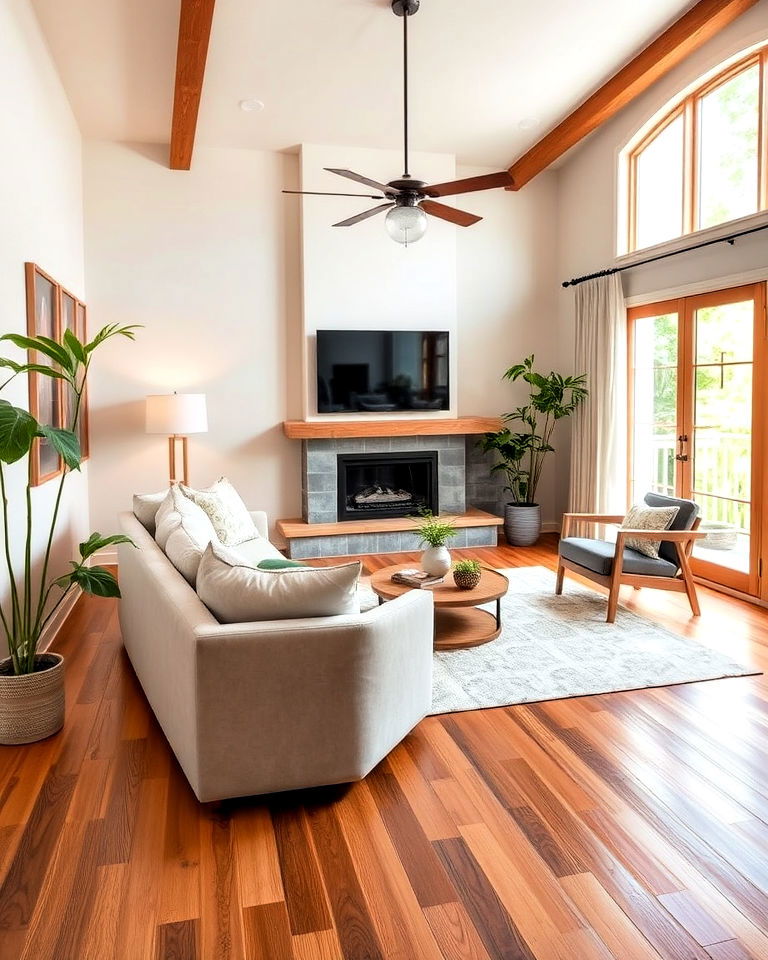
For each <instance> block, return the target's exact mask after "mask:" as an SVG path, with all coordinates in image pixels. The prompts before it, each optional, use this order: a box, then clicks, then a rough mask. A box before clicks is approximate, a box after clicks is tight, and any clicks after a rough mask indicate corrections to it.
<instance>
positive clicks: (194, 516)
mask: <svg viewBox="0 0 768 960" xmlns="http://www.w3.org/2000/svg"><path fill="white" fill-rule="evenodd" d="M182 525H183V526H184V529H185V530H186V532H187V533H188V534H189V535H190V537H192V539H193V540H194V541H195V542H196V543H198V544H199V546H200V549H201V550H204V549H205V547H206V546H207V545H208V544H209V543H210V542H211V540H215V539H216V531H215V530H214V528H213V524H212V523H211V521H210V519H209V517H208V514H207V513H206V512H205V511H204V510H203V509H201V508H200V507H198V506H197V504H196V503H193V501H192V500H189V499H188V498H187V497H185V496H184V495H183V494H182V492H181V491H180V490H179V488H178V485H174V486H172V487H171V488H170V489H169V491H168V493H167V494H166V496H165V499H164V500H163V502H162V503H161V504H160V506H159V507H158V510H157V514H156V515H155V541H156V543H157V545H158V546H159V547H160V549H161V550H162V551H163V552H165V546H166V543H167V542H168V537H169V536H170V535H171V533H173V531H174V530H175V529H176V528H177V527H179V526H182Z"/></svg>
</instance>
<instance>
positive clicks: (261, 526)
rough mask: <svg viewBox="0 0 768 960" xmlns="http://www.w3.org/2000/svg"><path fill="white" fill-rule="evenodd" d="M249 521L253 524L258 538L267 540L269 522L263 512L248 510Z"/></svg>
mask: <svg viewBox="0 0 768 960" xmlns="http://www.w3.org/2000/svg"><path fill="white" fill-rule="evenodd" d="M248 512H249V513H250V515H251V519H252V520H253V522H254V525H255V527H256V529H257V531H258V533H259V536H260V537H264V539H265V540H269V520H268V518H267V515H266V513H265V512H264V511H263V510H249V511H248Z"/></svg>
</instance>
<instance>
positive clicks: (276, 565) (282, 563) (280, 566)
mask: <svg viewBox="0 0 768 960" xmlns="http://www.w3.org/2000/svg"><path fill="white" fill-rule="evenodd" d="M308 566H309V564H308V563H301V561H300V560H283V559H278V558H277V557H272V558H270V559H269V560H260V561H259V562H258V563H257V564H256V569H257V570H286V569H287V568H288V567H308Z"/></svg>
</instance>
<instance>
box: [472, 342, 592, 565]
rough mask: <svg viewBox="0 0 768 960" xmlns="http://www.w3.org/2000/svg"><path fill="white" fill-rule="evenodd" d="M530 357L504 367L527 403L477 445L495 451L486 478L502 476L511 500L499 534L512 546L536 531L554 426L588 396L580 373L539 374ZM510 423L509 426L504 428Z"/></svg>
mask: <svg viewBox="0 0 768 960" xmlns="http://www.w3.org/2000/svg"><path fill="white" fill-rule="evenodd" d="M534 359H535V358H534V355H533V354H531V356H530V357H526V358H525V360H523V362H522V363H517V364H515V365H514V366H512V367H510V368H509V370H507V371H506V372H505V373H504V374H503V379H504V380H509V381H511V382H514V381H516V380H523V381H525V383H527V384H528V399H527V402H526V403H524V404H523V405H522V406H520V407H517V408H516V409H515V410H513V411H512V412H511V413H506V414H504V416H503V417H502V419H503V420H504V424H505V425H504V426H503V427H502V428H501V429H500V430H497V431H495V432H493V433H486V434H484V435H483V436H482V437H481V438H480V440H479V441H478V443H479V446H480V447H481V449H482V450H483V452H484V453H495V454H496V455H497V457H498V460H497V462H496V463H495V464H494V465H493V466H492V467H491V474H492V475H493V474H497V473H503V474H504V476H505V477H506V480H507V485H506V486H505V487H504V490H505V491H508V492H509V493H510V494H511V496H512V500H511V502H510V503H508V504H507V506H506V509H505V515H504V534H505V536H506V538H507V542H508V543H511V544H513V545H514V546H529V545H530V544H532V543H535V542H536V540H538V538H539V535H540V533H541V510H540V508H539V504H538V502H537V500H536V494H537V491H538V488H539V482H540V480H541V473H542V470H543V469H544V462H545V459H546V456H547V454H549V453H553V452H554V449H555V448H554V447H553V446H552V442H551V441H552V434H553V432H554V430H555V427H556V426H557V424H558V423H559V422H560V421H561V420H564V419H566V418H567V417H570V416H571V415H572V414H573V413H574V412H575V410H576V409H577V408H578V407H579V406H580V405H581V404H582V403H583V402H584V401H585V400H586V399H587V397H588V396H589V394H588V391H587V378H586V374H578V375H577V376H568V377H566V376H563V375H562V374H559V373H554V372H550V373H549V374H548V375H546V376H544V375H543V374H541V373H537V372H536V370H534V368H533V365H534ZM510 424H515V425H517V426H516V429H515V428H511V427H510V426H509V425H510Z"/></svg>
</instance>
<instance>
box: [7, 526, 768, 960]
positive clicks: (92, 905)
mask: <svg viewBox="0 0 768 960" xmlns="http://www.w3.org/2000/svg"><path fill="white" fill-rule="evenodd" d="M456 554H457V555H467V556H477V557H479V558H480V559H482V560H485V561H486V562H489V563H490V564H492V565H494V566H497V567H509V566H515V565H522V566H531V565H534V564H544V565H547V566H549V567H553V565H554V538H551V537H549V538H544V542H543V543H542V545H541V546H540V547H538V548H533V549H526V550H514V549H510V548H499V549H494V550H466V551H456ZM397 559H398V558H397V557H394V558H393V557H392V555H388V556H387V557H384V558H381V559H380V560H376V559H375V558H370V559H368V560H367V561H366V565H367V567H368V569H369V570H371V569H373V568H374V567H375V566H376V564H377V563H379V564H380V565H384V564H386V563H392V562H395V561H396V560H397ZM399 559H403V560H406V559H408V558H407V557H406V556H405V555H403V556H402V557H401V558H399ZM566 590H567V581H566ZM626 599H627V601H628V602H629V604H630V605H631V606H632V607H633V608H636V609H637V610H639V611H640V612H642V613H646V614H649V615H653V616H654V617H655V618H656V619H658V620H660V621H661V622H663V623H664V624H666V625H667V626H668V627H669V628H671V629H673V630H677V631H679V632H681V633H685V634H687V635H690V636H695V637H697V638H698V639H699V640H700V641H701V642H703V643H706V644H710V645H711V646H713V647H717V648H718V649H720V650H723V651H726V652H728V653H729V654H730V655H731V656H733V657H734V658H736V659H739V660H742V661H744V662H747V663H750V664H753V665H755V666H756V667H757V668H760V669H765V668H766V665H768V614H766V613H765V612H764V611H762V610H760V609H758V608H755V607H751V606H747V605H745V604H743V603H741V602H739V601H737V600H733V599H729V598H727V597H723V596H718V595H716V594H714V593H712V592H710V591H706V590H704V591H702V605H703V609H704V615H703V617H702V618H701V620H699V621H696V620H694V619H692V618H691V617H690V613H689V610H688V609H687V602H686V600H685V597H683V596H678V595H676V594H664V593H661V592H653V591H646V590H644V591H641V592H637V593H633V592H632V591H629V592H628V594H627V597H626ZM57 648H58V649H59V650H60V651H61V652H62V653H64V654H65V655H66V658H67V723H66V727H65V730H64V731H63V733H62V734H60V735H59V736H57V737H55V738H53V739H51V740H49V741H46V742H43V743H39V744H35V745H33V746H29V747H23V748H11V747H2V748H0V881H2V886H1V887H0V957H1V958H2V960H16V958H19V957H23V958H29V960H47V958H54V957H55V958H58V960H111V958H125V960H145V958H146V960H157V958H164V960H171V958H173V960H187V958H199V960H224V958H233V960H245V958H248V960H253V958H265V960H283V958H291V960H326V958H327V960H330V958H345V960H368V958H371V960H373V958H386V960H390V958H391V960H422V958H423V960H441V958H442V960H501V958H503V960H532V958H538V960H608V958H615V960H658V958H668V960H689V958H691V960H745V958H750V957H751V958H753V960H761V958H762V960H765V958H768V684H767V683H766V680H765V678H764V677H762V676H758V677H751V678H737V679H728V680H719V681H711V682H707V683H698V684H689V685H685V686H678V687H667V688H663V689H656V690H647V691H640V692H633V693H621V694H609V695H604V696H596V697H585V698H580V699H573V700H564V701H558V702H550V703H543V704H532V705H528V706H519V707H511V708H506V709H496V710H484V711H476V712H472V713H462V714H454V715H449V716H442V717H431V718H428V719H427V720H425V721H424V722H423V723H421V724H420V725H419V726H418V727H417V729H416V730H415V731H414V732H413V733H412V734H411V735H410V736H409V737H408V738H407V739H406V741H405V742H404V743H403V744H401V745H400V746H399V747H398V748H397V749H396V750H395V751H394V752H393V753H392V754H391V755H390V756H389V757H388V758H387V759H386V760H385V761H383V762H382V763H381V764H380V765H379V767H378V768H377V769H376V770H375V771H374V772H373V773H372V774H371V775H370V776H369V777H368V778H367V779H366V780H365V781H364V782H362V783H358V784H355V785H353V786H349V787H338V788H329V789H318V790H312V791H306V792H302V793H294V794H282V795H276V796H272V797H269V798H266V799H258V798H256V799H252V800H240V801H237V802H231V803H225V804H221V805H218V806H213V805H205V806H201V805H199V804H198V803H197V801H196V800H195V798H194V796H193V795H192V792H191V791H190V789H189V787H188V786H187V784H186V781H185V780H184V778H183V776H182V774H181V772H180V770H179V768H178V766H177V764H176V762H175V760H174V759H173V757H172V755H171V754H170V751H169V749H168V747H167V746H166V743H165V740H164V738H163V736H162V734H161V733H160V730H159V728H158V727H157V724H156V723H155V722H154V719H153V717H152V715H151V713H150V711H149V709H148V708H147V705H146V703H145V701H144V699H143V696H142V694H141V691H140V689H139V687H138V685H137V682H136V680H135V678H134V676H133V673H132V671H131V669H130V666H129V664H128V662H127V659H126V657H125V654H124V652H123V650H122V645H121V641H120V634H119V629H118V625H117V615H116V606H115V604H114V603H112V602H110V601H103V600H94V599H90V598H89V599H86V600H81V601H80V603H79V604H78V606H77V608H76V610H75V612H74V614H73V616H72V618H71V619H70V621H69V623H68V625H67V627H66V629H65V631H64V633H63V634H62V636H61V637H60V641H59V643H58V647H57Z"/></svg>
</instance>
